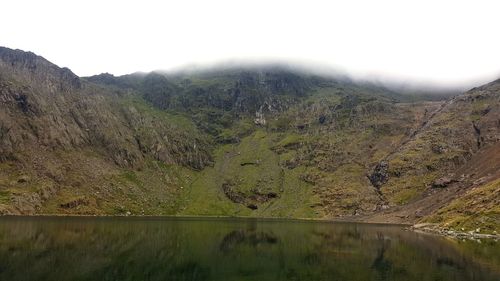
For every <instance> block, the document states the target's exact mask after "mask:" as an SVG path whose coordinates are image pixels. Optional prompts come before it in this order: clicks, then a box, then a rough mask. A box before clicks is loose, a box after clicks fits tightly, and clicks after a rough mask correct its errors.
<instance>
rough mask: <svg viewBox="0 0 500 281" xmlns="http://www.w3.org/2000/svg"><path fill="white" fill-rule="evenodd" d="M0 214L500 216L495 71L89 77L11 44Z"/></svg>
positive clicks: (441, 219)
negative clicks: (446, 94) (403, 85)
mask: <svg viewBox="0 0 500 281" xmlns="http://www.w3.org/2000/svg"><path fill="white" fill-rule="evenodd" d="M0 102H1V105H2V107H1V111H0V161H1V162H0V167H1V170H0V211H1V212H2V213H3V214H88V215H93V214H99V215H104V214H110V215H129V214H132V215H142V214H145V215H223V216H252V217H290V218H321V219H334V218H335V219H339V218H343V219H348V220H362V221H376V222H398V223H416V222H427V223H434V224H437V225H439V226H442V227H448V228H464V229H465V228H467V229H476V228H478V227H481V228H482V229H483V231H487V232H493V231H500V229H499V226H500V209H498V206H500V204H498V203H500V193H499V192H498V191H500V190H499V189H500V144H499V143H500V142H499V139H500V81H495V82H492V83H489V84H487V85H483V86H481V87H478V88H474V89H471V90H470V91H468V92H466V93H463V94H459V95H456V96H453V97H450V98H447V99H436V98H434V97H432V98H429V96H427V95H425V96H411V97H409V96H408V95H405V94H404V93H400V92H398V91H396V90H394V89H391V88H390V87H385V86H384V85H379V84H371V83H364V82H363V83H361V82H356V81H353V80H351V79H348V78H346V77H341V76H325V75H321V74H316V73H312V72H307V71H304V70H297V69H293V68H289V67H284V66H280V65H268V66H259V67H228V68H214V69H207V70H203V71H196V72H195V71H193V72H189V71H184V72H175V73H166V72H151V73H134V74H129V75H124V76H113V75H111V74H100V75H96V76H91V77H83V78H81V77H78V76H76V75H75V74H73V73H72V72H71V71H70V70H69V69H65V68H59V67H57V66H56V65H54V64H52V63H50V62H48V61H47V60H45V59H43V58H42V57H39V56H37V55H35V54H33V53H27V52H23V51H20V50H11V49H7V48H0Z"/></svg>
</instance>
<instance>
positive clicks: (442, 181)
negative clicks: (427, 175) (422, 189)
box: [432, 177, 454, 188]
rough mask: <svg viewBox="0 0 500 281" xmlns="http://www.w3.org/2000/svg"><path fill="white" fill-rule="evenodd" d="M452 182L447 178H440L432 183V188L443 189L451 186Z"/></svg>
mask: <svg viewBox="0 0 500 281" xmlns="http://www.w3.org/2000/svg"><path fill="white" fill-rule="evenodd" d="M453 182H454V180H452V179H451V178H449V177H442V178H439V179H437V180H435V181H434V182H433V183H432V188H444V187H447V186H448V185H449V184H451V183H453Z"/></svg>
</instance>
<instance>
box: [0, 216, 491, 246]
mask: <svg viewBox="0 0 500 281" xmlns="http://www.w3.org/2000/svg"><path fill="white" fill-rule="evenodd" d="M2 218H9V219H13V218H96V219H112V218H115V219H150V220H168V219H180V220H182V219H184V220H197V219H198V220H203V219H225V220H239V219H243V220H256V221H275V222H280V221H294V222H303V223H307V222H318V223H356V224H370V225H386V226H400V227H403V228H404V229H406V230H409V231H413V232H416V233H423V234H430V235H436V236H440V237H447V238H453V239H473V240H475V239H494V240H500V235H499V234H495V233H493V234H487V233H479V231H469V232H460V231H455V230H450V229H446V228H441V227H439V226H438V225H436V224H431V223H420V224H411V223H395V222H370V221H362V220H345V219H321V218H287V217H248V216H215V215H212V216H210V215H206V216H195V215H192V216H190V215H183V216H178V215H139V216H138V215H79V214H32V215H2V216H0V220H1V219H2Z"/></svg>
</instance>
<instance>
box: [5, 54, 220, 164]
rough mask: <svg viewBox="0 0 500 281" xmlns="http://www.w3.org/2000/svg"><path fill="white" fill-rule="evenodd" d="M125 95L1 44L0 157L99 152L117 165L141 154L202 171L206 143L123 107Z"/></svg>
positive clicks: (207, 157) (138, 160)
mask: <svg viewBox="0 0 500 281" xmlns="http://www.w3.org/2000/svg"><path fill="white" fill-rule="evenodd" d="M121 95H123V93H120V92H117V91H111V90H109V89H106V88H101V87H97V86H96V85H94V84H90V83H86V82H83V81H81V80H80V78H79V77H78V76H76V75H75V74H73V73H72V72H71V71H70V70H69V69H66V68H59V67H57V66H56V65H54V64H52V63H50V62H49V61H47V60H45V59H44V58H42V57H40V56H37V55H35V54H33V53H29V52H23V51H20V50H11V49H8V48H1V47H0V107H1V110H0V160H3V161H5V160H7V159H9V158H12V157H14V155H15V154H16V153H21V152H23V151H28V150H30V148H31V150H33V151H36V150H39V149H47V150H49V151H50V150H57V149H63V150H80V149H84V148H88V147H90V148H91V149H100V150H101V151H104V152H105V153H106V154H107V155H106V156H108V157H109V158H111V160H112V161H113V162H114V163H115V164H117V165H119V166H122V167H134V166H136V165H138V164H140V163H141V162H142V161H143V160H144V159H145V158H146V157H152V158H154V159H156V160H159V161H162V162H165V163H167V164H180V165H183V166H187V167H190V168H192V169H196V170H200V169H203V167H205V166H206V165H208V164H210V163H211V161H212V159H211V155H210V146H209V145H208V144H207V142H206V141H205V140H204V139H203V138H202V137H200V136H199V135H198V134H196V132H193V131H192V130H191V131H189V130H186V129H183V128H179V127H176V126H175V124H172V123H171V122H168V121H169V120H168V119H165V120H161V121H160V120H157V118H156V117H155V116H153V115H152V114H151V112H149V111H144V110H143V111H139V110H137V109H136V108H135V107H134V106H126V105H124V103H123V101H122V99H121Z"/></svg>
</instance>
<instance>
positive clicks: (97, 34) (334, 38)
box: [0, 0, 500, 85]
mask: <svg viewBox="0 0 500 281" xmlns="http://www.w3.org/2000/svg"><path fill="white" fill-rule="evenodd" d="M0 7H1V8H0V9H1V11H0V45H1V46H6V47H9V48H14V49H22V50H26V51H33V52H35V53H37V54H39V55H41V56H43V57H45V58H47V59H48V60H50V61H52V62H54V63H55V64H57V65H59V66H61V67H62V66H65V67H69V68H70V69H72V70H73V71H74V72H75V73H76V74H78V75H80V76H88V75H93V74H99V73H102V72H110V73H113V74H115V75H121V74H126V73H131V72H135V71H152V70H158V69H163V70H168V69H172V68H178V67H182V66H185V65H192V64H201V65H206V64H211V63H217V62H221V61H226V60H245V61H252V60H259V61H262V60H281V61H287V62H299V63H310V64H314V65H321V66H326V67H332V68H335V69H339V70H342V71H346V72H348V73H351V74H354V75H357V76H360V77H376V78H382V79H396V80H401V81H421V82H430V83H443V84H450V85H451V84H472V83H476V82H478V81H481V82H486V81H488V80H492V79H495V78H500V1H495V0H493V1H486V0H471V1H460V0H454V1H445V0H441V1H440V0H433V1H429V0H418V1H417V0H415V1H405V0H394V1H391V0H378V1H374V0H367V1H361V0H349V1H347V0H346V1H315V0H307V1H291V0H288V1H272V0H267V1H262V0H247V1H238V0H220V1H218V0H211V1H208V0H205V1H194V0H182V1H181V0H178V1H144V0H141V1H126V0H121V1H104V0H100V1H94V0H74V1H71V0H66V1H55V0H48V1H47V0H46V1H40V0H38V1H36V0H34V1H27V0H2V3H1V5H0Z"/></svg>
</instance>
